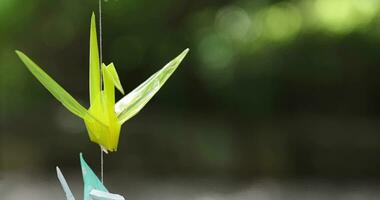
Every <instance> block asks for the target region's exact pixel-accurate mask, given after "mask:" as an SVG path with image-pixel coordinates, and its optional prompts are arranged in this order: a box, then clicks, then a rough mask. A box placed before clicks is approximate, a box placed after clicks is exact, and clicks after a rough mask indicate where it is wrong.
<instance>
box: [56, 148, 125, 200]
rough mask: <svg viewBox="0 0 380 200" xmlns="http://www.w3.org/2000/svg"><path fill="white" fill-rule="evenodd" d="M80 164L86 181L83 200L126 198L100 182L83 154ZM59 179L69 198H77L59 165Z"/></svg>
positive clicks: (70, 199) (122, 199)
mask: <svg viewBox="0 0 380 200" xmlns="http://www.w3.org/2000/svg"><path fill="white" fill-rule="evenodd" d="M80 164H81V166H82V174H83V182H84V192H83V196H84V197H83V200H125V199H124V197H123V196H121V195H118V194H112V193H110V192H108V190H107V189H106V187H104V185H103V183H102V182H100V180H99V178H98V177H97V176H96V175H95V173H94V172H93V171H92V169H91V168H90V167H89V166H88V164H87V163H86V161H85V160H84V159H83V155H82V154H80ZM56 169H57V176H58V180H59V182H60V183H61V185H62V188H63V190H64V191H65V193H66V199H67V200H75V198H74V195H73V193H72V192H71V190H70V188H69V186H68V184H67V182H66V179H65V177H64V176H63V174H62V172H61V170H60V169H59V168H58V167H57V168H56Z"/></svg>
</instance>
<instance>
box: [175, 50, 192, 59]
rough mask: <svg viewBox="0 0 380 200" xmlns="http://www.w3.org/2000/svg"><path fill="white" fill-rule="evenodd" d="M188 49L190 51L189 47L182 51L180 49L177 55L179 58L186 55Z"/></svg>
mask: <svg viewBox="0 0 380 200" xmlns="http://www.w3.org/2000/svg"><path fill="white" fill-rule="evenodd" d="M189 51H190V49H189V48H187V49H185V50H184V51H182V53H181V54H179V56H178V57H179V58H181V60H182V59H183V58H184V57H185V56H186V55H187V53H189Z"/></svg>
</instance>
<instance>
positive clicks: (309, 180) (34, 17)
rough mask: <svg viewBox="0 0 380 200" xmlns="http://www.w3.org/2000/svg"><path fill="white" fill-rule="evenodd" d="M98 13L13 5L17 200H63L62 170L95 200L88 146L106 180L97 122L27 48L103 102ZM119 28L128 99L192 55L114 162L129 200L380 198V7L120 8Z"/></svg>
mask: <svg viewBox="0 0 380 200" xmlns="http://www.w3.org/2000/svg"><path fill="white" fill-rule="evenodd" d="M97 9H98V2H97V0H81V1H74V0H57V1H51V0H34V1H23V0H0V67H1V73H0V82H1V84H0V87H1V88H0V91H1V92H0V101H1V135H0V193H3V194H5V197H4V195H3V197H4V198H5V199H6V200H12V199H25V198H26V197H27V198H28V199H33V198H35V199H49V198H50V199H54V198H53V197H55V199H63V198H64V194H63V193H62V192H61V191H60V189H59V187H60V186H59V183H58V182H57V181H56V180H55V169H54V167H55V166H56V165H59V166H60V167H61V169H63V171H64V172H67V174H68V177H69V178H68V179H69V180H68V181H69V182H70V180H71V181H72V182H75V184H74V185H76V187H75V189H74V190H75V191H77V192H79V193H80V190H81V188H82V186H81V174H80V166H79V161H78V154H79V152H83V153H84V154H85V157H86V159H87V161H88V163H89V164H90V165H91V166H92V167H93V169H94V170H95V171H96V172H99V168H100V167H99V163H100V158H99V157H100V152H99V148H98V146H97V145H95V144H93V143H90V142H89V140H88V136H87V132H86V130H85V126H84V124H83V122H82V121H81V119H79V118H77V117H75V116H73V115H72V114H71V113H69V112H68V111H67V110H66V109H65V108H63V106H61V105H60V104H59V103H58V102H57V101H56V100H55V99H54V98H53V97H52V96H51V95H50V94H49V93H48V92H47V91H46V90H45V89H44V88H43V87H42V85H41V84H40V83H38V82H37V81H36V79H35V78H34V77H33V76H32V75H31V74H30V73H29V72H28V71H27V69H26V68H25V67H24V66H23V64H22V63H21V62H20V61H19V59H18V58H17V57H16V55H15V53H14V50H15V49H19V50H22V51H24V52H25V53H26V54H28V55H29V56H31V57H32V58H33V59H34V60H35V61H36V62H37V63H38V64H39V65H40V66H41V67H42V68H43V69H44V70H46V71H47V72H48V73H49V74H50V75H51V76H52V77H53V78H54V79H55V80H56V81H57V82H59V83H60V84H61V85H62V86H63V87H64V88H65V89H66V90H68V91H69V92H70V93H71V94H72V95H73V96H74V97H75V98H76V99H78V100H80V102H81V103H82V104H83V105H85V106H86V107H87V106H88V105H89V104H88V102H89V100H88V46H89V43H88V40H89V23H90V16H91V12H92V11H95V12H96V13H97V12H98V11H97ZM103 31H104V33H103V36H104V39H103V42H104V46H103V50H104V61H105V62H106V63H109V62H114V63H115V65H116V68H117V70H118V72H119V76H120V78H121V81H122V84H123V86H124V88H125V90H126V91H131V90H132V89H133V88H135V87H136V86H138V85H139V84H140V83H141V82H143V81H144V80H145V79H146V78H148V77H149V76H150V75H151V74H153V73H154V72H155V71H157V70H158V69H160V68H161V67H162V66H164V65H165V64H166V63H167V62H168V61H170V60H171V59H172V58H174V57H175V56H176V55H177V54H179V53H180V52H181V51H182V50H183V49H185V48H187V47H188V48H190V49H191V51H190V54H189V55H188V57H187V58H186V59H185V60H184V62H183V63H182V64H181V66H180V68H179V69H178V71H176V72H175V74H174V75H173V76H172V77H171V79H170V80H169V81H168V82H167V84H166V85H165V86H164V87H163V88H162V89H161V91H160V92H159V93H158V94H157V95H156V96H155V98H153V100H152V101H151V102H150V103H149V104H148V105H147V106H146V107H145V108H144V109H143V111H142V112H140V113H139V114H138V115H137V116H136V117H134V118H133V119H131V120H129V121H128V122H127V123H126V124H125V125H124V126H123V128H122V133H121V138H120V145H119V150H118V151H117V152H116V153H112V154H110V155H107V156H105V180H106V182H107V179H108V181H109V183H110V184H106V185H108V186H109V189H110V190H111V191H113V190H115V188H116V192H117V191H119V193H123V194H127V196H128V194H129V195H130V198H129V199H175V198H176V199H199V200H214V199H234V198H235V199H258V200H261V199H328V198H331V199H340V198H341V199H377V198H379V197H380V193H379V192H378V191H380V190H379V189H380V182H378V181H377V180H378V179H379V178H380V170H379V168H380V158H379V154H380V134H379V133H378V132H379V130H380V124H379V122H380V104H378V102H380V79H379V78H378V74H380V68H379V66H380V58H379V52H380V1H378V0H294V1H290V0H288V1H285V0H283V1H280V0H202V1H197V0H193V1H190V0H158V1H152V0H150V1H149V0H109V1H107V2H104V3H103ZM121 97H122V96H121V95H120V94H117V99H120V98H121ZM117 189H119V190H117ZM147 190H149V191H150V193H149V192H147ZM21 191H24V193H22V192H21ZM37 191H41V192H37ZM52 191H57V193H52ZM202 191H203V193H202ZM348 191H350V192H351V191H354V192H353V193H352V194H351V193H348ZM355 191H356V192H355ZM49 192H50V193H49ZM210 192H211V193H210ZM347 193H348V194H347ZM49 194H50V195H51V196H48V195H49ZM148 194H151V196H149V195H148ZM197 194H199V197H198V196H194V195H197ZM203 194H204V195H203ZM346 194H347V196H345V195H346ZM20 195H21V196H20ZM22 195H25V196H22ZM33 195H34V196H33ZM36 195H37V196H36ZM144 195H145V196H144ZM165 195H166V196H165ZM176 195H177V196H176ZM202 195H203V196H202ZM318 195H319V196H318ZM321 195H322V196H321ZM339 195H340V196H339ZM3 197H0V198H1V199H3Z"/></svg>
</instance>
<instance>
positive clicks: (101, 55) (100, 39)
mask: <svg viewBox="0 0 380 200" xmlns="http://www.w3.org/2000/svg"><path fill="white" fill-rule="evenodd" d="M99 51H100V63H99V64H100V66H99V67H100V88H102V86H103V84H102V82H103V80H102V74H101V73H102V70H101V69H102V67H101V66H102V64H103V30H102V0H99ZM100 174H101V179H102V183H103V182H104V158H103V149H102V147H100Z"/></svg>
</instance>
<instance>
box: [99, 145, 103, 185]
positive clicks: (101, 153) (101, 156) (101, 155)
mask: <svg viewBox="0 0 380 200" xmlns="http://www.w3.org/2000/svg"><path fill="white" fill-rule="evenodd" d="M103 156H104V152H103V148H102V147H100V175H101V179H102V183H103V182H104V174H103V173H104V159H103Z"/></svg>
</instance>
